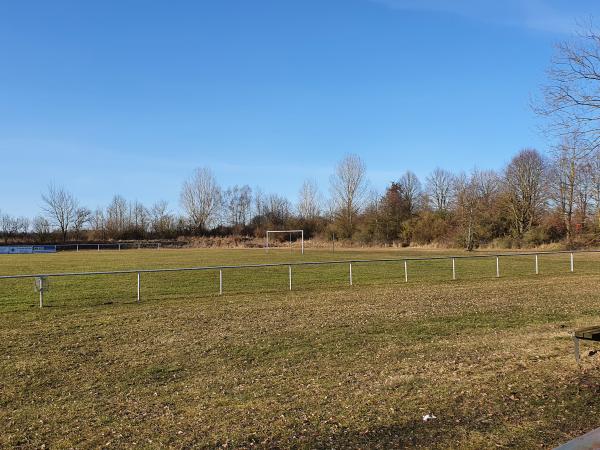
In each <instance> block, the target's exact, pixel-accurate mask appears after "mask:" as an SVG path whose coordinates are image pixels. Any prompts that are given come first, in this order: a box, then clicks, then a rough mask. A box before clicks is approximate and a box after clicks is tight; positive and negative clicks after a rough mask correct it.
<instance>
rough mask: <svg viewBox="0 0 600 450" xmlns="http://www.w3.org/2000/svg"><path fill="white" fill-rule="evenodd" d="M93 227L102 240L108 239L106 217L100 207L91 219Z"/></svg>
mask: <svg viewBox="0 0 600 450" xmlns="http://www.w3.org/2000/svg"><path fill="white" fill-rule="evenodd" d="M91 225H92V228H93V230H94V231H95V233H96V234H97V235H98V236H99V237H100V239H102V240H104V239H106V217H105V216H104V211H103V210H102V208H100V207H98V208H96V210H95V211H94V213H93V215H92V218H91Z"/></svg>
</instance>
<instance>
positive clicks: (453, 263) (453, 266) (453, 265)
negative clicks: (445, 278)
mask: <svg viewBox="0 0 600 450" xmlns="http://www.w3.org/2000/svg"><path fill="white" fill-rule="evenodd" d="M452 279H453V280H456V263H455V262H454V258H452Z"/></svg>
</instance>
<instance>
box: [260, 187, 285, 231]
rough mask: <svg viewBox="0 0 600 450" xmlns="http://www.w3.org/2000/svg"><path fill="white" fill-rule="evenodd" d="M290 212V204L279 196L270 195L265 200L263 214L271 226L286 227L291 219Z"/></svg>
mask: <svg viewBox="0 0 600 450" xmlns="http://www.w3.org/2000/svg"><path fill="white" fill-rule="evenodd" d="M290 211H291V207H290V202H289V200H288V199H287V198H285V197H282V196H280V195H277V194H269V195H268V196H267V197H266V198H265V202H264V206H263V214H264V215H265V218H266V219H267V221H268V223H269V224H270V225H271V226H274V227H280V226H283V225H285V224H286V222H287V221H288V219H289V217H290Z"/></svg>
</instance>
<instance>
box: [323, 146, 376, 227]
mask: <svg viewBox="0 0 600 450" xmlns="http://www.w3.org/2000/svg"><path fill="white" fill-rule="evenodd" d="M366 170H367V169H366V166H365V163H364V162H363V161H362V160H361V159H360V157H359V156H358V155H353V154H350V155H346V156H345V157H344V158H343V159H342V160H341V161H340V162H339V163H338V164H337V166H336V168H335V173H334V174H333V175H332V176H331V179H330V186H331V196H332V200H333V201H334V203H335V211H336V216H337V217H338V219H340V221H341V223H342V232H343V233H344V234H345V235H346V237H352V235H353V234H354V230H355V227H356V223H355V222H356V216H357V215H358V213H359V212H360V210H361V208H362V206H363V202H364V200H365V194H366V191H367V180H366Z"/></svg>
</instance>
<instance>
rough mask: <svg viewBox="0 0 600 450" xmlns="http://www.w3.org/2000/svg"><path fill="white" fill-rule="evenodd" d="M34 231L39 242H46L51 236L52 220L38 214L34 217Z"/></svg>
mask: <svg viewBox="0 0 600 450" xmlns="http://www.w3.org/2000/svg"><path fill="white" fill-rule="evenodd" d="M32 226H33V232H34V234H35V237H36V240H37V241H38V242H46V240H47V239H48V236H50V222H48V220H47V219H46V218H45V217H43V216H36V217H35V218H34V219H33V224H32Z"/></svg>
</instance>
